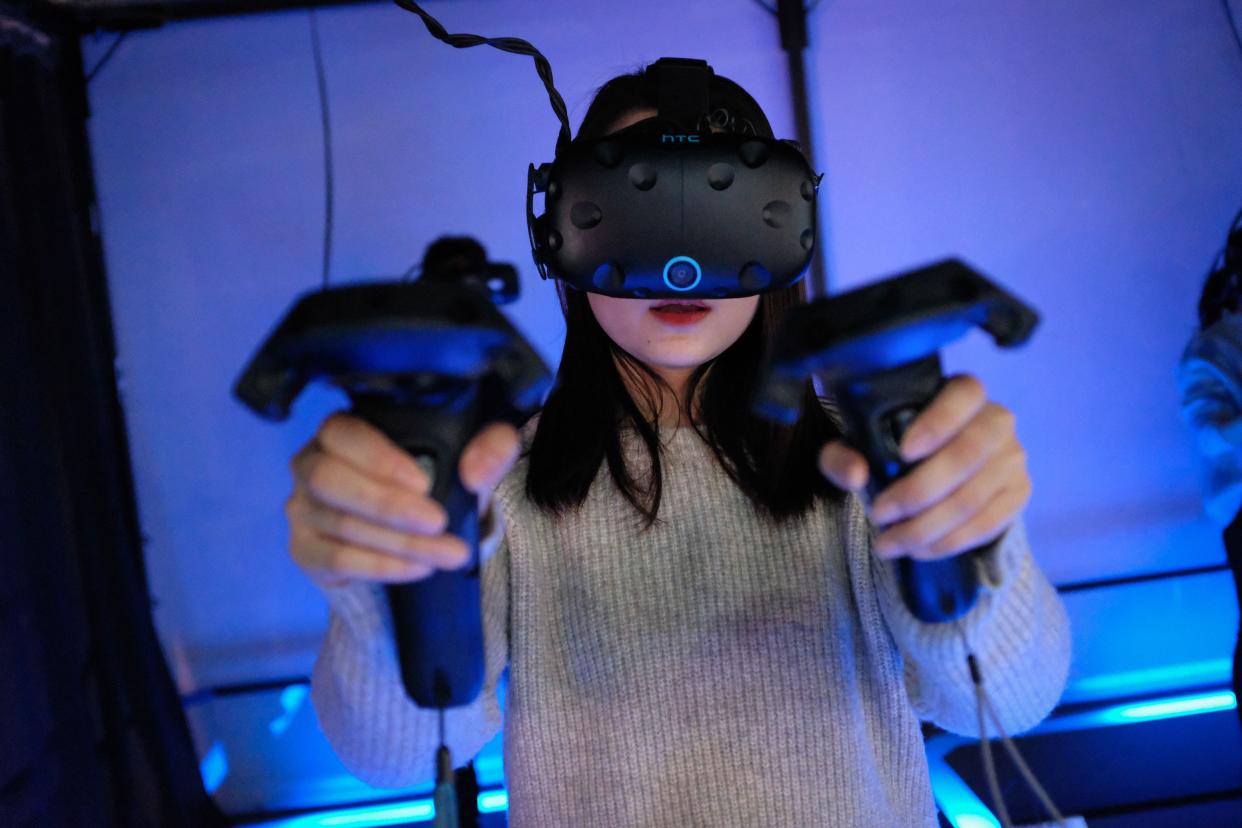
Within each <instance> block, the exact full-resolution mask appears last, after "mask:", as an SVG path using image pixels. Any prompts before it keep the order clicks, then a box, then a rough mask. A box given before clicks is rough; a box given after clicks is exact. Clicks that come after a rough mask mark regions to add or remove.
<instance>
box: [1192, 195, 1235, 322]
mask: <svg viewBox="0 0 1242 828" xmlns="http://www.w3.org/2000/svg"><path fill="white" fill-rule="evenodd" d="M1239 222H1242V210H1239V211H1238V214H1237V215H1236V216H1234V217H1233V222H1231V223H1230V225H1229V238H1228V239H1226V241H1225V248H1224V250H1222V251H1221V252H1220V253H1219V254H1218V255H1217V257H1216V261H1215V262H1213V263H1212V272H1211V273H1209V274H1208V277H1207V279H1205V280H1204V282H1203V290H1202V292H1200V294H1199V330H1201V331H1203V330H1207V329H1208V328H1209V327H1211V326H1212V325H1214V324H1216V322H1218V321H1219V320H1220V318H1221V316H1223V315H1224V313H1225V312H1226V311H1228V312H1229V313H1238V312H1239V311H1240V310H1242V307H1240V306H1242V229H1239V228H1238V223H1239ZM1217 265H1219V267H1217Z"/></svg>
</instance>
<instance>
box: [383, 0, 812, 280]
mask: <svg viewBox="0 0 1242 828" xmlns="http://www.w3.org/2000/svg"><path fill="white" fill-rule="evenodd" d="M395 2H396V4H397V5H398V6H400V7H402V8H403V9H406V10H407V11H410V12H413V13H414V14H417V15H418V16H419V17H420V18H422V21H423V23H424V24H425V25H426V27H427V30H428V31H429V32H431V34H432V35H433V36H435V37H436V38H438V39H440V40H442V41H444V42H445V43H448V44H449V45H450V46H455V47H457V48H459V49H460V48H468V47H470V46H480V45H488V46H493V47H495V48H497V49H500V50H502V51H506V52H512V53H514V54H521V55H529V56H530V57H531V58H533V59H534V61H535V68H536V71H537V72H538V73H539V77H540V79H541V80H542V81H543V84H544V86H545V87H546V88H547V90H548V99H549V101H550V102H551V104H552V109H553V111H554V112H555V113H556V116H557V117H558V118H559V119H560V121H561V131H560V136H559V138H558V139H557V142H556V160H554V161H553V162H552V163H550V164H540V165H539V166H538V167H536V166H535V165H534V164H531V165H530V168H529V171H528V173H527V185H526V222H527V228H528V230H529V232H530V246H531V253H532V255H533V256H534V259H535V266H536V267H537V268H538V269H539V274H540V275H541V276H543V278H545V279H546V278H548V277H549V276H551V277H552V278H555V279H560V280H562V281H563V282H565V283H566V284H568V285H571V286H573V287H575V288H578V289H579V290H585V291H591V292H592V293H603V294H607V295H609V296H624V297H632V298H639V299H642V298H649V297H661V298H665V297H675V296H695V297H702V298H713V297H726V296H751V295H753V294H756V293H763V292H766V291H771V290H780V289H782V288H785V287H788V286H789V285H792V284H794V283H795V282H797V281H798V279H799V278H801V276H802V274H803V273H804V272H806V268H807V265H808V264H809V263H810V261H811V251H812V250H813V249H814V247H815V235H816V230H815V198H816V195H817V193H818V189H819V182H820V179H821V178H822V177H823V176H822V175H817V174H816V173H815V172H814V171H813V170H812V169H811V167H810V164H808V163H807V159H806V156H805V155H803V153H802V150H801V148H800V147H799V146H798V144H797V143H796V142H794V141H790V140H777V139H775V138H769V137H766V136H764V135H759V134H757V132H758V130H756V129H754V128H753V125H752V128H751V129H750V130H748V131H733V132H723V133H722V132H717V131H713V127H714V126H715V127H719V126H722V125H721V124H717V123H713V113H712V112H711V111H710V101H711V98H710V92H711V90H712V89H713V87H714V88H715V89H717V90H727V91H728V92H730V93H731V94H732V95H733V96H734V97H737V98H739V99H741V100H750V96H749V95H747V94H746V92H745V91H744V90H742V88H741V87H740V86H738V85H737V84H735V83H733V82H732V81H730V80H728V79H727V78H723V77H720V76H717V75H715V73H713V72H712V69H711V67H710V66H708V65H707V61H705V60H692V59H687V58H661V59H660V60H657V61H656V62H655V63H653V64H651V65H650V66H648V67H647V69H646V71H645V72H644V74H643V79H644V82H645V83H647V84H648V85H649V88H650V89H651V92H652V95H651V97H652V98H654V100H656V101H657V103H658V106H657V111H658V114H657V115H656V117H654V118H649V119H647V120H645V121H641V122H639V123H636V124H633V125H631V126H629V127H627V128H625V129H622V130H620V131H618V132H616V133H614V134H611V135H607V136H604V137H594V138H593V137H586V138H582V137H580V138H577V139H571V138H570V129H569V115H568V112H567V110H566V108H565V101H564V99H562V98H561V95H560V93H559V92H557V91H556V86H555V84H554V83H553V82H552V67H551V66H550V65H549V64H548V61H547V58H545V57H544V56H543V55H542V54H541V53H540V52H539V50H538V49H536V48H535V47H534V46H532V45H531V44H530V43H528V42H526V41H525V40H521V39H519V38H514V37H500V38H486V37H482V36H480V35H470V34H449V33H448V32H447V31H446V30H445V28H444V26H442V25H441V24H440V22H439V21H437V20H436V19H435V18H434V17H432V16H431V15H429V14H427V12H425V11H423V9H422V8H421V7H420V6H419V5H418V4H417V3H416V2H413V1H412V0H395ZM763 127H764V128H765V129H764V131H770V130H767V129H766V127H767V123H766V121H765V122H764V123H763ZM539 193H542V194H543V198H544V212H543V214H542V215H538V216H537V215H535V201H534V199H535V195H536V194H539Z"/></svg>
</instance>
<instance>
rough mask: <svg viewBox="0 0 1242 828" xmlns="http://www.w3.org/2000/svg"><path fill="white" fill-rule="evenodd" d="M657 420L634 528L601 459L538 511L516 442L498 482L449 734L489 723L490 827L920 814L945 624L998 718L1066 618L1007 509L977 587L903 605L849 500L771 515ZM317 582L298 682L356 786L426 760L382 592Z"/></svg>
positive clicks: (948, 705)
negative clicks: (494, 751)
mask: <svg viewBox="0 0 1242 828" xmlns="http://www.w3.org/2000/svg"><path fill="white" fill-rule="evenodd" d="M525 434H526V436H527V438H529V436H530V429H529V428H528V429H527V430H526V432H525ZM665 441H666V445H665V450H664V454H663V461H664V500H663V503H662V505H661V507H660V517H661V520H660V522H658V523H657V524H656V525H655V526H654V527H652V528H651V529H650V530H647V531H642V530H641V529H640V524H639V520H638V516H637V513H636V512H635V511H634V510H633V509H632V507H630V506H629V504H628V503H626V502H625V501H624V500H623V499H622V498H621V497H620V495H619V494H618V492H617V490H616V489H615V488H614V487H613V485H612V481H611V478H610V476H609V475H608V472H607V469H606V468H601V471H600V474H599V475H598V476H597V478H596V480H595V483H594V485H593V487H592V489H591V492H590V494H589V495H588V497H587V499H586V501H585V502H584V503H583V505H582V508H581V509H580V510H579V511H578V512H577V513H575V514H570V515H569V516H567V517H566V518H564V519H563V520H560V521H557V520H554V519H552V518H550V517H549V516H547V515H545V514H543V513H542V512H540V511H539V510H538V509H537V508H536V507H534V506H533V505H532V504H531V503H529V502H528V501H527V499H526V498H525V496H524V488H523V487H524V482H525V477H526V462H525V461H524V460H523V461H520V462H519V463H518V464H517V466H515V467H514V469H513V470H512V472H511V473H510V474H509V475H508V476H507V477H506V478H505V480H504V481H503V482H502V483H501V485H500V487H499V488H498V489H497V491H496V503H497V504H498V507H499V511H500V515H501V516H502V521H501V522H500V525H499V527H498V531H497V532H496V533H495V534H494V539H495V540H494V542H493V543H492V544H490V545H491V546H492V547H493V548H494V551H492V553H491V554H490V557H488V558H487V559H486V562H485V564H484V566H483V571H482V590H483V614H484V619H483V621H484V633H485V637H486V664H487V670H486V681H485V684H484V688H483V692H482V694H481V695H480V696H479V698H478V699H477V700H476V701H475V702H474V703H473V704H471V705H469V706H467V707H463V708H458V709H454V710H451V711H449V713H448V715H447V732H448V741H449V744H450V747H451V748H452V749H453V755H454V757H455V758H456V759H457V760H458V761H459V762H460V763H464V762H465V761H466V760H467V759H469V758H470V757H471V756H473V755H474V754H475V753H476V752H477V751H478V750H479V748H480V747H482V746H483V745H484V744H485V743H486V742H488V741H489V740H490V739H491V738H492V737H493V736H494V735H495V734H496V733H497V732H498V731H499V730H500V728H501V727H502V726H503V728H504V759H505V773H506V782H507V785H508V789H509V808H510V811H509V819H510V824H512V825H514V826H517V828H526V827H527V826H553V825H555V826H561V825H564V826H614V825H616V826H669V827H670V828H674V826H675V828H685V826H718V825H719V826H735V825H762V826H810V825H830V826H885V827H886V828H887V826H929V828H930V827H931V826H935V825H936V824H937V821H936V809H935V805H934V803H933V800H932V794H931V788H930V784H929V778H928V770H927V763H926V759H925V756H924V752H923V744H922V737H921V732H920V728H919V719H920V718H922V719H928V720H931V721H933V722H935V723H936V724H938V725H940V726H941V727H944V728H946V729H948V730H951V731H955V732H958V733H964V734H971V733H973V732H974V731H975V708H974V693H973V686H972V684H971V682H970V678H969V675H968V670H967V665H966V659H965V651H964V645H963V642H962V640H961V634H962V632H964V633H965V636H966V639H967V640H968V641H969V642H970V646H971V649H972V650H973V652H975V653H976V655H977V656H978V658H979V661H980V664H981V666H982V669H983V676H984V684H985V687H986V688H987V690H988V692H989V693H990V695H991V698H992V700H993V702H994V704H995V705H996V706H997V707H998V708H999V710H1000V712H1001V715H1002V717H1003V718H1004V720H1005V724H1006V726H1007V728H1008V729H1009V730H1010V732H1018V731H1021V730H1024V729H1027V728H1030V727H1032V726H1033V725H1035V724H1036V723H1038V722H1039V721H1040V720H1041V719H1042V718H1043V717H1044V716H1045V715H1047V713H1048V712H1049V711H1050V710H1051V709H1052V707H1053V706H1054V705H1055V703H1056V701H1057V699H1058V697H1059V696H1060V694H1061V692H1062V689H1063V688H1064V684H1065V680H1066V675H1067V672H1068V668H1069V658H1070V635H1069V625H1068V621H1067V618H1066V613H1065V609H1064V607H1063V605H1062V603H1061V600H1060V598H1059V597H1058V595H1057V593H1056V592H1055V590H1054V589H1053V588H1052V587H1051V586H1050V585H1049V583H1048V581H1047V579H1046V578H1045V577H1044V575H1043V574H1042V573H1041V571H1040V570H1039V568H1038V567H1037V566H1036V564H1035V562H1034V560H1033V559H1032V557H1031V554H1030V551H1029V549H1028V547H1027V542H1026V538H1025V534H1024V531H1023V527H1022V525H1021V523H1020V522H1019V523H1016V524H1015V525H1014V526H1012V527H1011V528H1010V529H1009V530H1008V531H1007V532H1006V534H1005V535H1004V537H1003V538H1002V540H1001V542H1000V543H999V544H998V545H997V546H995V547H994V548H993V550H992V551H990V552H989V553H988V554H987V555H986V557H985V558H984V559H982V560H981V561H980V570H981V574H982V576H983V581H984V589H983V592H982V595H981V598H980V600H979V603H978V604H977V606H975V608H974V609H972V610H971V612H970V613H969V614H968V615H967V616H965V617H964V618H963V619H962V620H961V621H959V622H958V624H955V625H929V624H924V623H921V622H919V621H918V620H916V619H915V618H914V617H913V616H912V615H911V614H910V613H909V612H908V611H907V609H906V607H905V606H904V604H903V603H902V601H901V598H900V595H899V592H898V586H897V582H896V578H895V568H894V566H895V565H894V564H893V563H892V562H887V561H882V560H880V559H879V558H877V557H875V556H874V555H873V554H872V553H871V539H872V533H871V530H870V527H869V524H868V521H867V519H866V516H865V514H864V511H863V508H862V505H861V503H860V501H859V500H858V499H857V498H856V497H854V496H850V497H849V498H848V500H846V501H845V502H844V503H842V504H840V505H831V504H827V503H824V502H821V503H819V504H818V505H817V506H816V508H815V509H814V511H813V512H812V513H810V514H809V515H808V516H807V517H805V518H803V519H798V520H794V521H791V522H789V523H787V524H785V525H783V526H779V527H778V526H773V525H771V524H770V523H767V522H765V521H764V520H763V519H761V518H760V516H759V515H758V514H757V513H756V511H755V510H754V508H753V507H752V506H751V504H750V502H749V501H748V500H747V498H746V497H745V495H744V494H743V493H742V492H741V491H740V490H738V489H737V487H736V486H735V485H734V484H733V483H732V482H731V481H730V480H729V478H728V477H727V476H726V475H725V473H724V472H723V470H722V469H720V467H719V465H718V464H717V462H716V460H715V458H714V457H713V455H712V454H711V451H710V450H709V449H708V448H707V446H706V445H704V444H703V442H702V441H701V440H700V439H699V438H698V436H697V435H696V434H695V433H694V431H693V430H691V429H689V428H681V429H677V430H675V431H673V432H671V433H666V435H665ZM639 448H640V443H639V441H638V440H637V439H635V438H633V437H632V436H630V437H629V438H628V442H627V443H626V450H627V452H628V453H629V455H630V456H631V457H633V458H635V459H638V460H641V458H642V456H643V455H642V453H641V451H640V450H639ZM328 598H329V605H330V621H329V625H328V631H327V635H326V636H325V639H324V642H323V646H322V650H321V652H320V656H319V659H318V661H317V662H316V665H315V669H314V673H313V679H312V700H313V703H314V706H315V709H316V712H317V714H318V717H319V721H320V724H321V727H322V728H323V731H324V733H325V735H326V736H327V738H328V739H329V741H330V742H331V744H332V746H333V747H334V749H335V750H336V752H337V754H338V756H339V757H340V759H341V761H342V762H343V763H344V764H345V765H346V767H348V768H349V769H350V770H351V771H352V772H353V773H354V774H356V775H357V776H358V777H359V778H361V779H363V780H364V781H367V782H369V783H370V784H372V785H375V786H378V787H403V786H407V785H413V784H417V783H420V782H424V781H427V780H430V779H431V778H432V776H433V775H434V773H433V767H432V761H431V760H432V757H433V755H434V751H435V747H436V744H437V714H436V713H435V712H434V711H428V710H421V709H418V708H417V707H415V706H414V704H413V703H412V702H410V701H409V700H408V698H407V697H406V696H405V694H404V691H403V690H402V687H401V682H400V678H399V674H398V668H397V663H396V658H395V653H394V645H393V639H392V632H391V620H390V617H389V614H388V608H387V605H386V603H385V602H384V601H383V592H382V590H381V589H380V588H379V587H377V586H375V585H371V584H353V585H348V586H345V587H340V588H337V589H334V590H331V591H330V593H329V596H328ZM506 667H508V668H509V670H510V676H509V684H508V692H507V699H506V709H505V710H503V711H502V710H501V709H500V707H499V705H498V702H497V697H496V686H497V682H498V680H499V678H500V675H501V673H502V671H503V670H504V669H505V668H506Z"/></svg>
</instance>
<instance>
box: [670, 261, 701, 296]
mask: <svg viewBox="0 0 1242 828" xmlns="http://www.w3.org/2000/svg"><path fill="white" fill-rule="evenodd" d="M681 262H685V263H687V264H689V265H690V266H691V267H692V268H694V281H693V282H691V283H690V284H688V285H675V284H673V282H672V280H671V279H669V278H668V273H669V271H670V270H671V269H672V268H673V267H674V266H675V265H677V264H680V263H681ZM702 279H703V268H701V267H699V263H698V262H696V261H695V260H694V259H692V258H690V257H689V256H674V257H673V258H671V259H669V260H668V263H667V264H665V265H664V284H666V285H668V286H669V287H671V288H672V289H673V290H693V289H694V288H695V287H696V286H698V284H699V282H700V281H702Z"/></svg>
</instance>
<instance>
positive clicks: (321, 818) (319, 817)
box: [250, 790, 509, 828]
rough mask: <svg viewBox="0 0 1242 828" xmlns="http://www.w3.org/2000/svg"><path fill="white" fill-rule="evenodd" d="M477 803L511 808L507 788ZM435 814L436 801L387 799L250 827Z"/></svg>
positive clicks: (374, 822)
mask: <svg viewBox="0 0 1242 828" xmlns="http://www.w3.org/2000/svg"><path fill="white" fill-rule="evenodd" d="M478 805H479V813H481V814H486V813H495V812H497V811H503V810H506V809H507V808H508V807H509V794H508V792H507V791H505V790H497V791H484V792H483V793H480V794H479V798H478ZM435 815H436V807H435V803H433V802H432V800H430V799H427V798H422V799H413V800H410V801H409V802H398V803H395V804H394V803H391V802H387V803H385V804H383V805H376V806H373V807H361V808H359V807H354V808H338V809H336V810H331V811H320V812H319V813H315V814H306V815H304V816H297V817H287V818H285V819H277V820H272V821H271V822H258V823H251V824H250V828H342V827H343V826H347V828H379V827H380V826H384V825H405V824H408V823H411V822H431V821H432V820H433V819H435Z"/></svg>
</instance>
